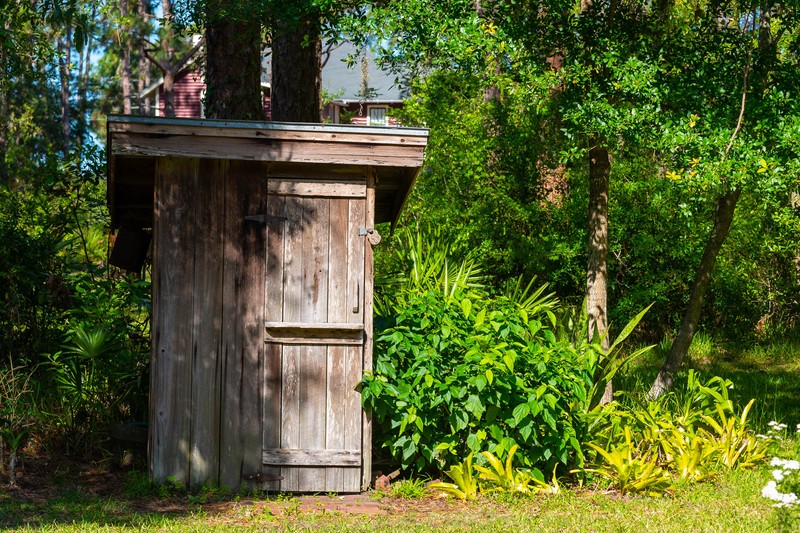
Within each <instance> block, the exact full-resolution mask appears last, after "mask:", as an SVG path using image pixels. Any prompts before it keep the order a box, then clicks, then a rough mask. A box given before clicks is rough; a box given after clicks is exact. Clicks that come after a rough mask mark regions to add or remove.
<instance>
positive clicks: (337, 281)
mask: <svg viewBox="0 0 800 533" xmlns="http://www.w3.org/2000/svg"><path fill="white" fill-rule="evenodd" d="M348 215H349V201H348V200H347V199H346V198H332V199H331V200H330V233H329V235H330V236H329V238H328V242H329V253H328V258H329V268H328V321H329V322H347V312H348V309H347V273H348V264H347V248H348V239H347V219H348ZM346 353H347V352H346V348H345V347H344V346H329V347H328V358H327V359H328V360H327V367H328V368H327V376H328V379H327V381H328V394H327V402H328V405H327V409H326V413H327V416H326V421H325V448H326V449H332V450H343V449H345V434H344V432H345V416H346V412H345V394H346V393H345V387H346V385H347V381H346V374H345V357H346ZM351 449H352V448H351ZM345 470H346V469H343V468H333V467H331V468H327V469H326V474H325V477H326V483H325V485H326V489H325V490H326V491H336V492H341V491H344V472H345Z"/></svg>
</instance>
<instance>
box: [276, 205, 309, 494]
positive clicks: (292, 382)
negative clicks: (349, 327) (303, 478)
mask: <svg viewBox="0 0 800 533" xmlns="http://www.w3.org/2000/svg"><path fill="white" fill-rule="evenodd" d="M285 207H286V217H287V220H286V222H284V225H285V230H284V235H285V238H284V243H283V273H284V274H283V320H284V321H286V322H298V321H300V320H302V318H303V301H302V285H303V271H304V267H303V236H304V235H303V205H302V201H301V199H300V198H298V197H295V196H287V197H286V200H285ZM299 368H300V350H299V346H289V345H287V346H284V347H283V360H282V361H281V373H282V383H281V448H288V449H291V448H299V447H300V391H299V387H300V384H299V378H300V371H299ZM281 475H282V476H283V481H282V482H281V490H287V491H292V490H300V488H299V482H298V469H297V468H292V467H282V468H281Z"/></svg>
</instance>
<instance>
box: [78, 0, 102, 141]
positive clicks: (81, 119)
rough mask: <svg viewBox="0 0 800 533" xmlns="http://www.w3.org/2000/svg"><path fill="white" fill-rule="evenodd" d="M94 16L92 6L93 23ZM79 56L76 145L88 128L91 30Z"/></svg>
mask: <svg viewBox="0 0 800 533" xmlns="http://www.w3.org/2000/svg"><path fill="white" fill-rule="evenodd" d="M96 16H97V7H96V6H94V7H92V17H91V19H90V20H91V23H92V24H94V21H95V17H96ZM80 57H81V60H80V65H79V67H78V76H79V78H78V96H77V101H76V105H75V109H76V111H77V113H78V132H77V136H76V138H77V142H78V145H80V146H83V143H84V141H85V140H86V130H87V129H88V125H87V119H86V113H87V111H88V109H87V99H88V93H89V71H90V70H91V64H92V61H91V59H92V32H89V33H88V35H87V38H86V45H85V48H84V50H83V51H82V53H81V55H80Z"/></svg>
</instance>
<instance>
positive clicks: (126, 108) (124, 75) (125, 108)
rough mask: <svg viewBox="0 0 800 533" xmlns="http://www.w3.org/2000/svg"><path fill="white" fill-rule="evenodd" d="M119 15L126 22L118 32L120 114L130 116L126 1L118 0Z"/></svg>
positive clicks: (129, 67)
mask: <svg viewBox="0 0 800 533" xmlns="http://www.w3.org/2000/svg"><path fill="white" fill-rule="evenodd" d="M119 14H120V15H121V16H122V19H123V20H124V21H126V22H124V23H123V25H121V27H120V28H119V31H118V35H119V38H120V41H121V42H120V44H121V45H122V60H121V61H120V73H119V78H120V82H121V83H122V114H123V115H130V114H131V113H132V112H133V106H132V105H131V48H132V46H133V43H132V42H131V38H130V28H129V27H128V25H127V18H128V0H119Z"/></svg>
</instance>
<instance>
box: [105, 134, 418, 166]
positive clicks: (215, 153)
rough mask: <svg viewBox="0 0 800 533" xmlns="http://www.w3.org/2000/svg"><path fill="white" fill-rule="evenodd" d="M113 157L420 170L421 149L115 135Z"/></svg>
mask: <svg viewBox="0 0 800 533" xmlns="http://www.w3.org/2000/svg"><path fill="white" fill-rule="evenodd" d="M113 142H114V144H113V146H112V153H113V154H114V155H139V156H147V155H151V156H162V157H163V156H180V157H197V158H203V159H240V160H246V161H283V162H291V163H324V164H342V165H376V166H392V167H414V168H416V167H419V166H421V165H422V156H423V148H422V147H421V146H408V145H395V144H391V145H389V144H360V143H353V144H340V145H339V144H331V143H326V142H320V141H291V140H290V141H269V140H267V141H265V140H261V139H249V138H241V137H195V136H176V135H163V136H162V135H137V134H131V133H116V134H114V137H113Z"/></svg>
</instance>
